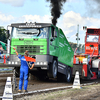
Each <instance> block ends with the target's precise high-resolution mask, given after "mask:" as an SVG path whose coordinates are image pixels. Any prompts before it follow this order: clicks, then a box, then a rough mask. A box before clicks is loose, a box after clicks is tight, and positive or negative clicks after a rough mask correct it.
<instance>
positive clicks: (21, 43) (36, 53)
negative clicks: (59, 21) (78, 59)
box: [7, 23, 74, 81]
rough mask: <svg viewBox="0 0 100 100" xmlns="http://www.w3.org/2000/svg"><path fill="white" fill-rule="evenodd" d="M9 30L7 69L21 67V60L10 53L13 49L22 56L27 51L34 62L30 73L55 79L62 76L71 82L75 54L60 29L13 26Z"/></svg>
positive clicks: (39, 26) (48, 26) (44, 24)
mask: <svg viewBox="0 0 100 100" xmlns="http://www.w3.org/2000/svg"><path fill="white" fill-rule="evenodd" d="M11 28H12V30H11V35H10V38H9V43H8V44H9V46H8V47H9V48H8V51H9V54H10V60H9V61H8V62H7V64H8V66H9V67H15V68H16V69H18V68H20V64H21V63H20V60H19V58H18V57H17V56H16V53H15V51H14V50H13V47H15V48H16V50H17V51H18V53H19V54H21V55H22V56H23V55H24V52H25V50H28V51H29V55H30V57H34V58H35V59H36V62H35V66H34V68H33V70H34V69H36V70H38V71H40V72H42V71H45V72H46V73H47V76H48V77H49V78H57V77H59V75H58V73H61V74H63V75H64V77H65V80H67V81H70V79H71V74H72V73H71V72H72V71H71V69H72V67H73V54H74V52H73V50H72V48H71V46H70V45H69V43H68V41H67V39H66V37H65V35H64V33H63V31H62V30H61V29H60V28H58V27H56V26H54V25H52V24H50V23H13V24H11ZM40 72H39V73H40ZM33 73H34V72H33ZM67 74H69V76H70V77H69V76H68V75H67ZM40 76H41V75H40Z"/></svg>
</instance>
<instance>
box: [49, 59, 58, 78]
mask: <svg viewBox="0 0 100 100" xmlns="http://www.w3.org/2000/svg"><path fill="white" fill-rule="evenodd" d="M57 71H58V62H57V60H56V59H54V60H53V62H52V63H51V64H50V65H49V71H48V73H47V74H48V77H50V78H56V77H57Z"/></svg>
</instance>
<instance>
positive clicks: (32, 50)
mask: <svg viewBox="0 0 100 100" xmlns="http://www.w3.org/2000/svg"><path fill="white" fill-rule="evenodd" d="M15 47H17V51H18V53H24V52H25V51H26V50H28V51H29V53H32V54H33V53H35V54H37V53H39V54H42V53H43V52H41V51H42V50H44V49H41V47H44V46H43V45H17V46H15Z"/></svg>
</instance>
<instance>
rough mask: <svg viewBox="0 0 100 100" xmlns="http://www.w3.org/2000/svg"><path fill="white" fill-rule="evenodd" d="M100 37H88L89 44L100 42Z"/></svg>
mask: <svg viewBox="0 0 100 100" xmlns="http://www.w3.org/2000/svg"><path fill="white" fill-rule="evenodd" d="M98 39H99V36H98V35H87V40H86V41H87V42H98Z"/></svg>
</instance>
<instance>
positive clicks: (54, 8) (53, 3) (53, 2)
mask: <svg viewBox="0 0 100 100" xmlns="http://www.w3.org/2000/svg"><path fill="white" fill-rule="evenodd" d="M47 1H50V7H51V15H52V17H53V18H52V24H53V25H56V23H57V19H58V18H59V17H60V15H61V14H62V13H61V10H62V7H63V4H64V3H65V2H66V1H67V0H47Z"/></svg>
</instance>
